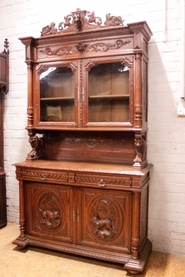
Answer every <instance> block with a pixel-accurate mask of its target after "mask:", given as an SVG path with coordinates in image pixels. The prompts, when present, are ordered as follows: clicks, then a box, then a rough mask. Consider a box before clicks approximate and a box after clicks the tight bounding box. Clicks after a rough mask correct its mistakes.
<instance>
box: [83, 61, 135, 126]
mask: <svg viewBox="0 0 185 277" xmlns="http://www.w3.org/2000/svg"><path fill="white" fill-rule="evenodd" d="M129 74H130V70H129V68H128V67H127V66H126V65H124V64H122V63H121V62H112V63H107V62H103V63H101V64H100V63H99V64H95V65H94V66H92V67H91V68H90V70H89V71H88V116H87V125H94V124H96V125H97V124H98V122H99V123H101V125H107V124H110V125H112V124H115V125H120V124H123V123H124V122H129V121H130V111H129V109H130V89H129Z"/></svg>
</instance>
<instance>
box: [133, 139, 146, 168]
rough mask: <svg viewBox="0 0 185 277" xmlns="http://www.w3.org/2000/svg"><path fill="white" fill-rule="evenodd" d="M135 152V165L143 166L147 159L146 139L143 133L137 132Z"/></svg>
mask: <svg viewBox="0 0 185 277" xmlns="http://www.w3.org/2000/svg"><path fill="white" fill-rule="evenodd" d="M134 143H135V152H136V156H135V159H134V166H141V165H142V163H143V162H144V161H145V160H146V140H145V139H144V138H143V137H142V135H138V134H136V137H135V140H134Z"/></svg>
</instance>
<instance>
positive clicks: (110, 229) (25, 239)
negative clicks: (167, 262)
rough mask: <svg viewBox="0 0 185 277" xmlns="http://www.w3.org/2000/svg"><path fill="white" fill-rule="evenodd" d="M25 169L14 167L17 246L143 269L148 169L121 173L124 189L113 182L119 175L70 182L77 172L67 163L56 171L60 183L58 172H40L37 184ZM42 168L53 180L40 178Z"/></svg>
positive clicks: (148, 246)
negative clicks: (17, 202)
mask: <svg viewBox="0 0 185 277" xmlns="http://www.w3.org/2000/svg"><path fill="white" fill-rule="evenodd" d="M25 164H26V163H25ZM25 166H26V165H24V166H19V165H17V178H18V179H19V186H20V236H19V237H18V238H17V239H16V240H15V241H14V243H15V244H16V245H18V246H19V247H21V248H24V247H26V246H27V245H35V246H41V247H45V248H49V249H54V250H59V251H63V252H67V253H73V254H78V255H82V256H86V257H91V258H96V259H102V260H106V261H112V262H117V263H122V264H124V267H125V269H127V270H128V271H129V272H131V273H137V272H141V271H143V269H144V266H145V264H146V261H147V258H148V256H149V253H150V251H151V243H150V241H149V240H148V238H147V217H148V212H147V211H148V185H149V170H145V172H140V174H139V172H137V174H136V172H135V173H132V174H131V175H129V174H128V172H127V173H126V172H125V173H124V174H123V176H122V179H123V180H125V178H126V179H130V180H131V181H130V183H129V186H128V182H126V183H125V185H124V184H123V182H120V181H119V182H117V180H118V177H119V180H121V176H120V173H119V174H118V176H115V177H114V176H113V175H110V174H112V173H111V172H109V170H108V171H107V174H105V173H103V172H99V178H98V174H97V172H96V178H94V177H91V178H87V175H88V174H89V173H90V172H84V173H83V174H84V178H83V180H88V182H81V184H80V181H79V183H78V182H77V180H79V179H78V178H77V179H76V178H75V176H78V175H79V170H78V172H75V170H74V168H73V171H72V170H70V171H69V169H70V165H68V166H69V168H68V169H67V170H66V169H65V170H64V169H63V172H62V170H60V174H61V179H63V177H62V176H66V177H65V181H60V180H59V178H58V176H59V170H58V169H57V168H56V170H54V169H50V170H49V169H47V167H46V168H45V169H43V168H42V170H41V175H40V177H41V178H40V181H38V177H39V174H38V168H36V167H35V168H33V167H32V168H27V171H26V168H25ZM73 166H74V164H73ZM44 170H45V174H47V176H50V177H51V178H52V182H51V181H50V180H48V179H47V178H46V180H43V176H44V175H43V174H44V173H43V172H44ZM89 170H90V169H88V171H89ZM91 170H92V169H91ZM31 171H32V174H30V172H31ZM26 172H27V173H26ZM63 173H64V174H63ZM81 174H82V172H81ZM83 174H82V175H83ZM115 175H116V174H115ZM26 176H27V178H26ZM54 176H56V180H55V181H54V180H53V179H54ZM88 176H89V175H88ZM90 176H93V172H91V175H90ZM102 176H104V179H102ZM34 179H35V180H34ZM95 179H97V184H96V186H95V183H94V182H95V181H94V180H95ZM107 180H109V181H107ZM110 180H111V181H110ZM115 180H116V181H115ZM82 183H83V184H82ZM100 184H101V185H100ZM115 184H116V185H115ZM114 185H115V189H113V188H112V187H113V186H114Z"/></svg>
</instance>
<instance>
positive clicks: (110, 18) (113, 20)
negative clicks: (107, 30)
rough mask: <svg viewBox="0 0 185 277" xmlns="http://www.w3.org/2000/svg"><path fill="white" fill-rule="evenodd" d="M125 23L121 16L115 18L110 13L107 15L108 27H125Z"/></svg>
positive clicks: (106, 22)
mask: <svg viewBox="0 0 185 277" xmlns="http://www.w3.org/2000/svg"><path fill="white" fill-rule="evenodd" d="M123 22H124V20H123V19H122V18H121V16H114V15H111V14H110V13H108V14H106V21H105V22H104V24H105V25H106V26H119V25H122V26H123Z"/></svg>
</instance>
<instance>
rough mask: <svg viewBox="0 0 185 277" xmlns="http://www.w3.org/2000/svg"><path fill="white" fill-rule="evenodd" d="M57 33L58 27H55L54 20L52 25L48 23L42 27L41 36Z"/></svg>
mask: <svg viewBox="0 0 185 277" xmlns="http://www.w3.org/2000/svg"><path fill="white" fill-rule="evenodd" d="M56 33H57V28H55V23H54V22H52V23H51V24H50V25H47V26H45V27H43V28H42V31H41V37H42V36H49V35H55V34H56Z"/></svg>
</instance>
